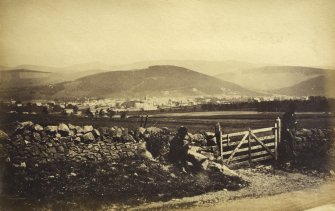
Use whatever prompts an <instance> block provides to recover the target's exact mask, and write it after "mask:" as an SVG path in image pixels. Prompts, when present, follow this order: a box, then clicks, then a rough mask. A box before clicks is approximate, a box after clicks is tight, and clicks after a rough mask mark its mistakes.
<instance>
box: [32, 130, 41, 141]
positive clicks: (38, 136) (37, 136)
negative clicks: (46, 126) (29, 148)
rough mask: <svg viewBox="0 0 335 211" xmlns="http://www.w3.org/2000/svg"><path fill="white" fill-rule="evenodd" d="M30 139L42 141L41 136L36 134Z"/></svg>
mask: <svg viewBox="0 0 335 211" xmlns="http://www.w3.org/2000/svg"><path fill="white" fill-rule="evenodd" d="M32 138H33V139H34V140H35V141H37V142H40V141H42V138H41V135H40V134H39V133H37V132H33V135H32Z"/></svg>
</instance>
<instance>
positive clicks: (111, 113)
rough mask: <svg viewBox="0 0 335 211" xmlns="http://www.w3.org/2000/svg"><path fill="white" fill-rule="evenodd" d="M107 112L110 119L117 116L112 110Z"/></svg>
mask: <svg viewBox="0 0 335 211" xmlns="http://www.w3.org/2000/svg"><path fill="white" fill-rule="evenodd" d="M107 112H108V116H109V119H112V118H113V116H115V115H116V112H115V111H114V110H112V109H108V110H107Z"/></svg>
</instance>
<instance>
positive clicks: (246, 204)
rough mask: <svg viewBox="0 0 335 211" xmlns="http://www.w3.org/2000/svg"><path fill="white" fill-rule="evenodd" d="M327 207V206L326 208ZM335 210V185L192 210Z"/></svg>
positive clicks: (329, 184) (324, 185)
mask: <svg viewBox="0 0 335 211" xmlns="http://www.w3.org/2000/svg"><path fill="white" fill-rule="evenodd" d="M324 205H327V206H324ZM206 208H207V209H210V210H212V211H214V210H306V209H310V208H315V209H314V210H315V211H316V210H335V185H334V183H327V184H323V185H322V186H320V187H318V188H307V189H304V190H301V191H293V192H288V193H282V194H278V195H274V196H266V197H260V198H251V197H248V198H244V199H239V200H232V201H227V202H220V203H218V204H215V205H214V206H207V205H206V206H202V207H197V208H195V207H192V210H204V209H206Z"/></svg>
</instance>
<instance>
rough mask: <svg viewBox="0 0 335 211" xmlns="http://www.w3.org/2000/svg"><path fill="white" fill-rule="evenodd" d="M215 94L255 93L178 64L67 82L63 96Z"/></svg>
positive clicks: (58, 94)
mask: <svg viewBox="0 0 335 211" xmlns="http://www.w3.org/2000/svg"><path fill="white" fill-rule="evenodd" d="M214 94H227V95H233V94H241V95H254V94H257V93H255V92H251V91H249V90H247V89H244V88H242V87H240V86H238V85H235V84H233V83H230V82H226V81H222V80H219V79H216V78H214V77H211V76H208V75H205V74H202V73H198V72H195V71H192V70H189V69H186V68H182V67H177V66H169V65H164V66H150V67H148V68H145V69H140V70H129V71H111V72H105V73H99V74H94V75H90V76H86V77H83V78H80V79H77V80H75V81H73V82H69V83H65V84H64V89H63V90H62V91H60V92H58V93H57V94H56V96H57V97H60V96H68V97H70V96H87V97H111V96H118V97H128V96H129V97H136V96H192V95H193V96H194V95H214Z"/></svg>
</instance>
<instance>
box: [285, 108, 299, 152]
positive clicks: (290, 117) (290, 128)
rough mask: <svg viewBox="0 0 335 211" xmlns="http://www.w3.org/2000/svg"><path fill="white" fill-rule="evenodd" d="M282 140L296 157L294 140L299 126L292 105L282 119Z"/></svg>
mask: <svg viewBox="0 0 335 211" xmlns="http://www.w3.org/2000/svg"><path fill="white" fill-rule="evenodd" d="M282 123H283V125H282V126H283V127H282V138H283V141H284V142H286V143H287V144H288V146H289V148H290V151H291V152H292V155H293V156H294V157H296V153H295V151H294V140H295V131H296V126H297V120H296V117H295V105H294V104H293V103H291V104H290V105H289V109H288V111H287V112H285V113H284V115H283V117H282Z"/></svg>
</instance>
